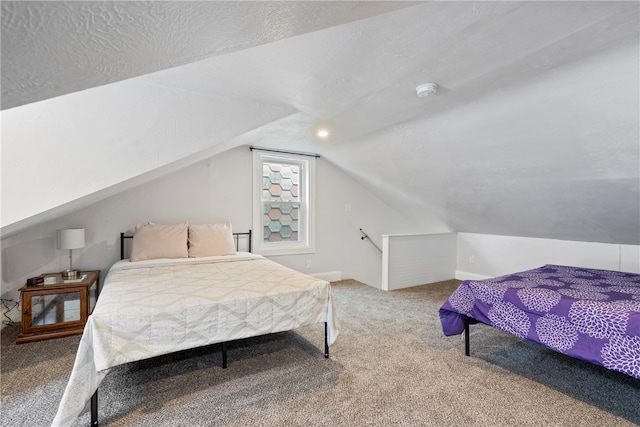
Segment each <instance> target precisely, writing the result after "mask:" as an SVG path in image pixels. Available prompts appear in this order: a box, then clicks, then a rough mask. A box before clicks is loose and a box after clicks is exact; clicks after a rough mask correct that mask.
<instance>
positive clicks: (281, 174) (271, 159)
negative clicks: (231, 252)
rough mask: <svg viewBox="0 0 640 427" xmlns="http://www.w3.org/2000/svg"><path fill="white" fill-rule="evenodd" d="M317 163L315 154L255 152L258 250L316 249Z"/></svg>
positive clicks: (264, 252) (303, 251) (282, 251)
mask: <svg viewBox="0 0 640 427" xmlns="http://www.w3.org/2000/svg"><path fill="white" fill-rule="evenodd" d="M314 165H315V158H313V157H311V158H310V157H309V156H298V155H289V154H282V155H280V154H270V153H264V152H258V153H256V152H254V168H255V172H254V179H255V185H256V187H254V188H255V189H256V193H255V203H256V204H255V205H254V230H256V238H255V240H254V242H255V243H256V246H255V249H256V252H258V253H263V254H274V255H276V254H283V255H284V254H293V253H309V252H313V251H314V247H313V228H312V225H313V209H312V207H313V203H312V202H313V197H312V196H313V191H312V189H313V186H312V185H311V183H312V179H313V172H314Z"/></svg>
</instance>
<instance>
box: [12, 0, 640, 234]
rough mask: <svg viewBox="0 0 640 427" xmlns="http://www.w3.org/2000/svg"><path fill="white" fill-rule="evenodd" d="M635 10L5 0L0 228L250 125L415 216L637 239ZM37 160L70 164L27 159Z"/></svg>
mask: <svg viewBox="0 0 640 427" xmlns="http://www.w3.org/2000/svg"><path fill="white" fill-rule="evenodd" d="M639 12H640V11H639V5H638V3H637V2H609V1H607V2H575V1H567V2H520V1H517V2H424V3H423V2H304V1H303V2H190V1H176V2H172V1H169V2H55V1H53V2H50V1H45V2H26V1H25V2H21V1H17V2H11V1H3V2H2V52H1V53H2V76H1V77H2V109H3V111H2V125H3V126H2V178H3V179H2V190H3V191H2V199H3V200H2V227H3V233H6V232H10V231H12V230H18V229H20V228H22V227H25V226H28V225H29V224H31V223H33V222H34V221H37V220H38V219H42V218H46V217H50V216H51V215H56V214H60V213H63V212H65V210H69V209H74V208H77V207H78V206H81V205H83V204H87V203H91V202H93V201H95V200H96V199H98V198H100V197H106V195H108V194H112V193H113V192H115V191H119V190H121V189H124V188H127V187H128V186H131V185H136V183H138V182H140V179H142V178H149V177H153V176H158V175H160V174H162V173H165V172H168V171H171V170H175V169H176V168H178V167H183V166H184V165H186V164H188V163H189V162H193V161H196V160H197V159H200V158H203V157H204V156H210V155H212V154H215V153H217V152H220V151H222V150H225V149H228V148H231V147H234V146H237V145H245V144H253V145H259V146H266V147H277V148H283V149H290V150H297V151H313V152H318V153H320V154H321V155H322V156H323V157H324V158H325V159H327V160H329V161H331V162H332V163H334V164H335V165H337V166H338V167H339V168H341V169H343V170H344V171H345V172H347V173H348V174H350V175H352V176H353V177H354V178H356V179H357V180H358V181H360V182H361V183H362V184H363V185H365V186H366V187H367V188H369V189H370V190H371V191H372V192H375V193H376V194H378V195H379V196H380V197H381V198H382V199H384V200H386V201H387V202H388V203H389V204H390V205H392V206H393V207H395V208H396V209H398V211H401V212H403V213H404V214H405V215H406V216H408V217H410V218H412V219H413V220H414V221H415V223H416V224H417V226H418V227H421V228H422V229H424V230H429V229H432V228H434V227H442V226H445V227H448V228H450V229H452V230H456V231H467V232H477V233H487V234H502V235H513V236H528V237H546V238H557V239H567V240H580V241H598V242H608V243H625V244H636V245H637V244H640V141H639V135H640V119H639V114H640V111H639V106H638V104H639V97H640V95H639V93H640V87H639V75H640V74H639V63H640V61H639V59H640V57H639V52H640V41H639V27H640V25H639V19H640V18H639V16H640V15H639ZM426 82H435V83H437V84H438V85H439V90H438V92H437V93H436V94H434V95H431V96H429V97H426V98H419V97H417V96H416V92H415V88H416V86H417V85H419V84H422V83H426ZM320 127H325V128H327V129H329V130H330V132H331V135H330V137H329V138H328V139H326V140H320V139H318V138H317V137H316V131H317V129H318V128H320ZM52 159H69V161H73V162H74V164H75V165H77V166H76V167H74V168H72V169H70V170H65V171H61V172H60V173H59V174H55V176H50V175H51V174H49V176H46V175H44V174H43V176H41V177H37V176H35V177H31V176H29V177H25V174H24V171H25V170H28V168H30V167H31V168H46V167H47V165H49V167H51V161H52ZM87 176H91V177H92V179H90V180H87V179H86V177H87ZM61 188H68V189H69V190H68V191H65V192H61V191H60V189H61ZM25 197H27V198H28V200H29V201H30V202H29V203H24V200H25Z"/></svg>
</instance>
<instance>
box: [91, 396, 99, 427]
mask: <svg viewBox="0 0 640 427" xmlns="http://www.w3.org/2000/svg"><path fill="white" fill-rule="evenodd" d="M91 427H98V390H96V391H95V392H94V393H93V395H92V396H91Z"/></svg>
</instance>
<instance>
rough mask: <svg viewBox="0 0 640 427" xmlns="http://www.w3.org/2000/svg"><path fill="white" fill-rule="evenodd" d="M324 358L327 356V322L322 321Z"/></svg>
mask: <svg viewBox="0 0 640 427" xmlns="http://www.w3.org/2000/svg"><path fill="white" fill-rule="evenodd" d="M324 358H325V359H328V358H329V341H328V340H327V322H324Z"/></svg>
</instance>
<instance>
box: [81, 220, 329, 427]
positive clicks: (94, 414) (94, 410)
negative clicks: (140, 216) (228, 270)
mask: <svg viewBox="0 0 640 427" xmlns="http://www.w3.org/2000/svg"><path fill="white" fill-rule="evenodd" d="M233 236H234V239H235V241H236V250H238V247H239V239H240V236H247V240H248V251H249V252H251V238H252V234H251V230H249V231H245V232H243V233H233ZM125 239H133V236H127V235H125V233H120V259H121V260H122V259H124V252H125V248H124V241H125ZM220 344H221V345H222V368H223V369H227V343H226V342H222V343H220ZM324 358H325V359H328V358H329V341H328V339H327V322H324ZM91 426H92V427H98V390H96V391H95V392H94V393H93V395H92V396H91Z"/></svg>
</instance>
